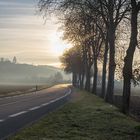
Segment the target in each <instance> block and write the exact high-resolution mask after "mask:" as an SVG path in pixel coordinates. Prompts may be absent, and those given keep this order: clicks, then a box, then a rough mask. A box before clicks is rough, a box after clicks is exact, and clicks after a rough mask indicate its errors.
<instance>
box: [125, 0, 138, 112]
mask: <svg viewBox="0 0 140 140" xmlns="http://www.w3.org/2000/svg"><path fill="white" fill-rule="evenodd" d="M131 5H132V13H131V38H130V44H129V48H128V49H127V53H126V57H125V59H124V68H123V77H124V85H123V106H122V111H123V113H126V114H128V113H129V104H130V95H131V79H132V65H133V58H134V53H135V50H136V46H137V35H138V29H137V28H138V27H137V24H138V23H137V18H138V12H139V10H140V2H139V7H138V5H137V4H136V1H135V0H131Z"/></svg>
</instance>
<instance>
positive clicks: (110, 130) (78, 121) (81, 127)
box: [9, 90, 140, 140]
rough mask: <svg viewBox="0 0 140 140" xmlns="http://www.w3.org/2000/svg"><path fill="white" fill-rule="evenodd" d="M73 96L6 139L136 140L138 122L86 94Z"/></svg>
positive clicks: (138, 131) (138, 138) (139, 131)
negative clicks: (73, 97)
mask: <svg viewBox="0 0 140 140" xmlns="http://www.w3.org/2000/svg"><path fill="white" fill-rule="evenodd" d="M74 96H75V97H76V100H72V101H71V102H70V103H68V104H66V105H65V106H64V107H63V108H61V109H58V110H57V111H55V112H52V113H50V114H49V115H48V116H46V117H45V118H44V119H42V120H40V121H39V122H38V123H36V124H34V125H32V126H30V127H28V128H25V129H23V130H22V131H21V132H19V133H18V134H17V135H16V136H14V137H12V138H9V140H140V123H138V122H136V121H134V120H133V119H131V118H130V117H127V116H125V115H123V114H121V113H120V112H119V110H118V109H117V108H116V107H114V106H111V105H110V104H107V103H105V102H104V101H103V100H102V99H100V98H98V97H96V96H94V95H92V94H90V93H87V92H82V91H79V90H76V92H75V93H74Z"/></svg>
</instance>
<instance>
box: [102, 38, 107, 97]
mask: <svg viewBox="0 0 140 140" xmlns="http://www.w3.org/2000/svg"><path fill="white" fill-rule="evenodd" d="M107 56H108V37H106V42H105V52H104V60H103V69H102V91H101V97H102V98H104V97H105V91H106V66H107Z"/></svg>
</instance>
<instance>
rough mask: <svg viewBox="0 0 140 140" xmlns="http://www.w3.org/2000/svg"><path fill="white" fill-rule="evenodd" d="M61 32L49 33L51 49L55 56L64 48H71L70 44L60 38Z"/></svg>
mask: <svg viewBox="0 0 140 140" xmlns="http://www.w3.org/2000/svg"><path fill="white" fill-rule="evenodd" d="M62 36H63V32H58V31H56V32H52V33H51V35H50V43H51V46H52V48H51V51H52V52H53V53H54V54H55V55H56V56H61V55H62V54H63V52H64V50H66V49H68V48H71V47H72V45H71V44H69V43H67V42H66V41H63V40H62Z"/></svg>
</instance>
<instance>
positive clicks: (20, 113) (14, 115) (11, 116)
mask: <svg viewBox="0 0 140 140" xmlns="http://www.w3.org/2000/svg"><path fill="white" fill-rule="evenodd" d="M25 113H27V111H22V112H19V113H16V114H12V115H9V117H10V118H13V117H16V116H19V115H22V114H25Z"/></svg>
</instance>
